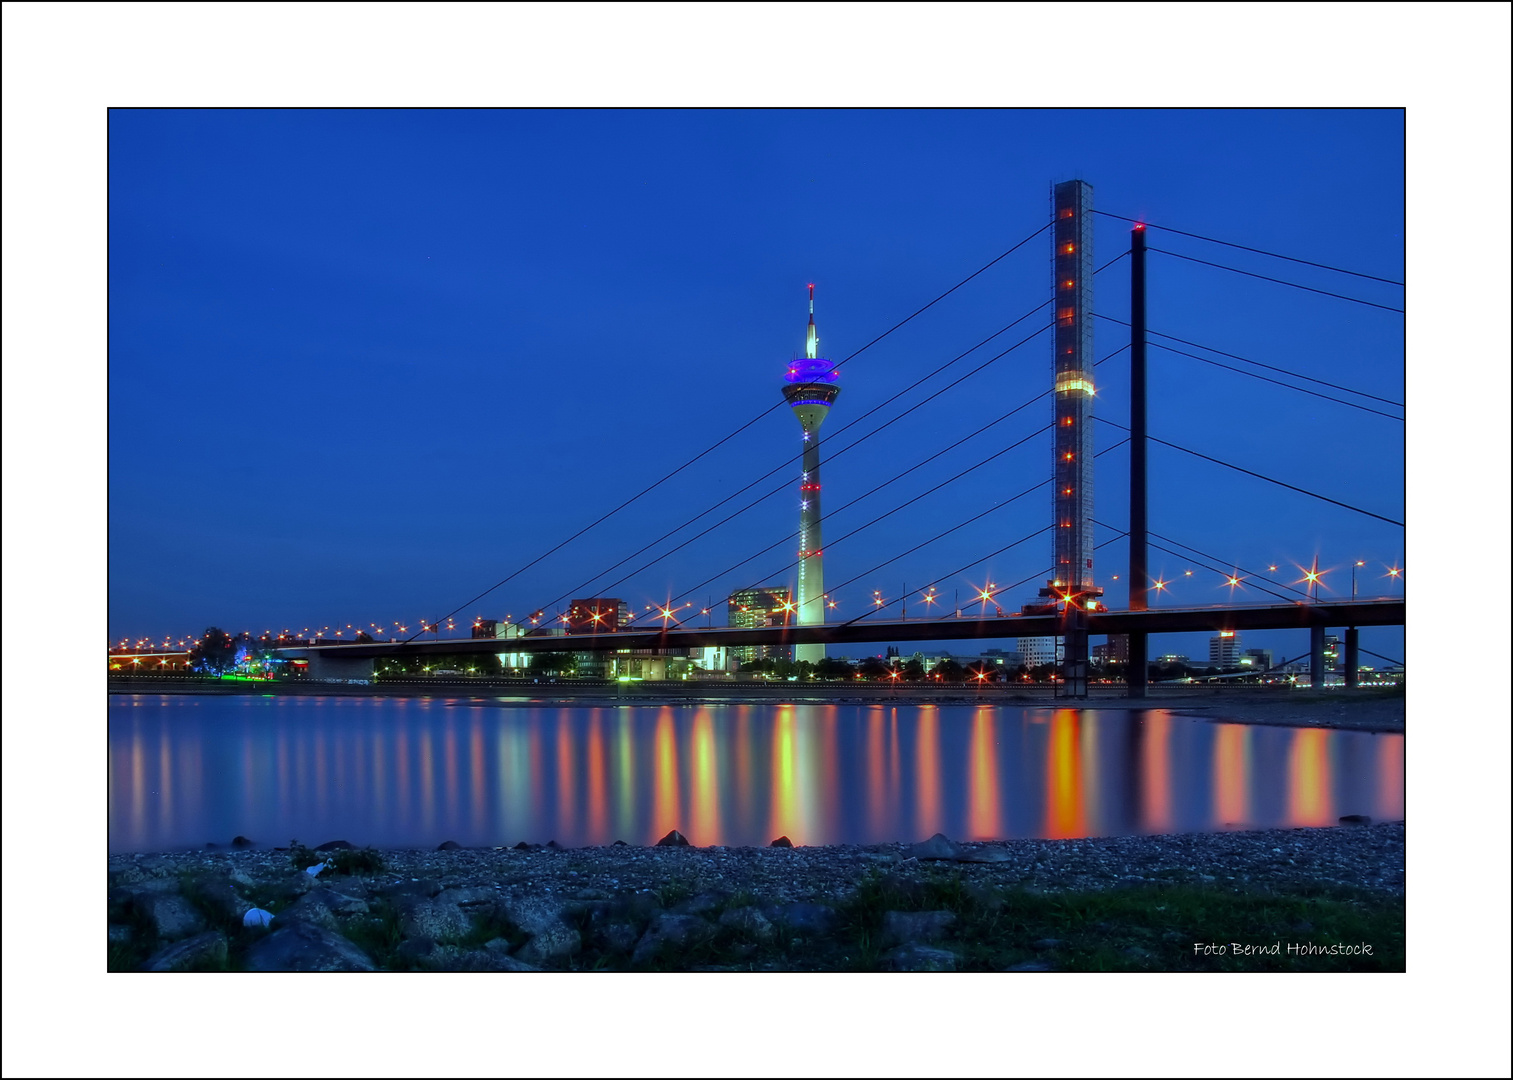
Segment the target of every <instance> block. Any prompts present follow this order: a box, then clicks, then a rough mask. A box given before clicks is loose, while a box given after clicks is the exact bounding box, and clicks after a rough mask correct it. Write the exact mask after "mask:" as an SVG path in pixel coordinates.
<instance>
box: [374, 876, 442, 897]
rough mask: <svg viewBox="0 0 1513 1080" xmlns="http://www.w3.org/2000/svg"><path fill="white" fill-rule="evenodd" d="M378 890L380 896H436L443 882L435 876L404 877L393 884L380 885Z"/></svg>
mask: <svg viewBox="0 0 1513 1080" xmlns="http://www.w3.org/2000/svg"><path fill="white" fill-rule="evenodd" d="M376 891H377V892H378V894H379V895H380V896H387V897H391V898H394V899H398V898H399V897H401V896H435V895H436V894H437V893H439V892H441V882H439V881H437V880H435V879H434V878H419V879H411V878H404V879H403V880H400V881H396V882H394V883H393V884H392V885H383V886H380V887H379V888H378V889H377V890H376Z"/></svg>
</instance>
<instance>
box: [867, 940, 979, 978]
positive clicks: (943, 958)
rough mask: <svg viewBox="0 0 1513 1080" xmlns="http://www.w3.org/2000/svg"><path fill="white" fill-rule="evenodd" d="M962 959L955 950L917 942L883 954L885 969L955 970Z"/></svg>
mask: <svg viewBox="0 0 1513 1080" xmlns="http://www.w3.org/2000/svg"><path fill="white" fill-rule="evenodd" d="M960 961H961V957H959V956H957V955H956V954H955V953H954V952H948V951H947V950H945V949H935V948H931V947H930V946H929V945H920V944H918V943H917V942H916V943H912V944H908V945H900V946H898V948H896V949H892V950H890V951H888V952H886V953H884V954H883V956H882V966H883V970H884V971H955V970H956V967H957V965H958V964H959V963H960Z"/></svg>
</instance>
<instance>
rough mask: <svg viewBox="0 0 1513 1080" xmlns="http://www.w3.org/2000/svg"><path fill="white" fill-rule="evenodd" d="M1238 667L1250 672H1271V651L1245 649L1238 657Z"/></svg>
mask: <svg viewBox="0 0 1513 1080" xmlns="http://www.w3.org/2000/svg"><path fill="white" fill-rule="evenodd" d="M1240 666H1241V667H1248V668H1250V669H1251V670H1252V671H1269V670H1271V650H1270V649H1246V650H1245V652H1244V653H1243V654H1241V656H1240Z"/></svg>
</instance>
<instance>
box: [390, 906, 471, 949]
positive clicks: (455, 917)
mask: <svg viewBox="0 0 1513 1080" xmlns="http://www.w3.org/2000/svg"><path fill="white" fill-rule="evenodd" d="M397 907H398V908H399V930H400V933H401V934H403V935H404V936H405V937H407V938H420V937H425V938H434V939H436V940H438V941H446V940H450V939H452V938H460V937H465V936H467V935H468V934H469V933H471V932H472V929H473V920H472V919H470V918H469V917H468V915H467V913H466V912H464V911H463V910H462V908H460V907H458V906H457V905H456V904H446V903H442V902H441V901H439V900H427V899H425V898H424V897H420V896H406V897H402V898H401V899H400V900H399V902H398V904H397Z"/></svg>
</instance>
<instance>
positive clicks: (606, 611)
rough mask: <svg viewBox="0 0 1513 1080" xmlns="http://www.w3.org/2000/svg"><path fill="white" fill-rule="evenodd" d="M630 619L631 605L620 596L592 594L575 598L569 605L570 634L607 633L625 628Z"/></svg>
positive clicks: (568, 627)
mask: <svg viewBox="0 0 1513 1080" xmlns="http://www.w3.org/2000/svg"><path fill="white" fill-rule="evenodd" d="M629 621H630V605H629V604H627V603H626V602H625V601H624V600H621V599H620V598H618V597H609V596H592V597H587V598H585V599H581V600H574V601H572V602H571V603H570V604H568V607H567V632H568V633H569V634H606V633H613V632H614V631H616V630H621V629H624V627H625V625H626V624H627V623H628V622H629Z"/></svg>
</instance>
